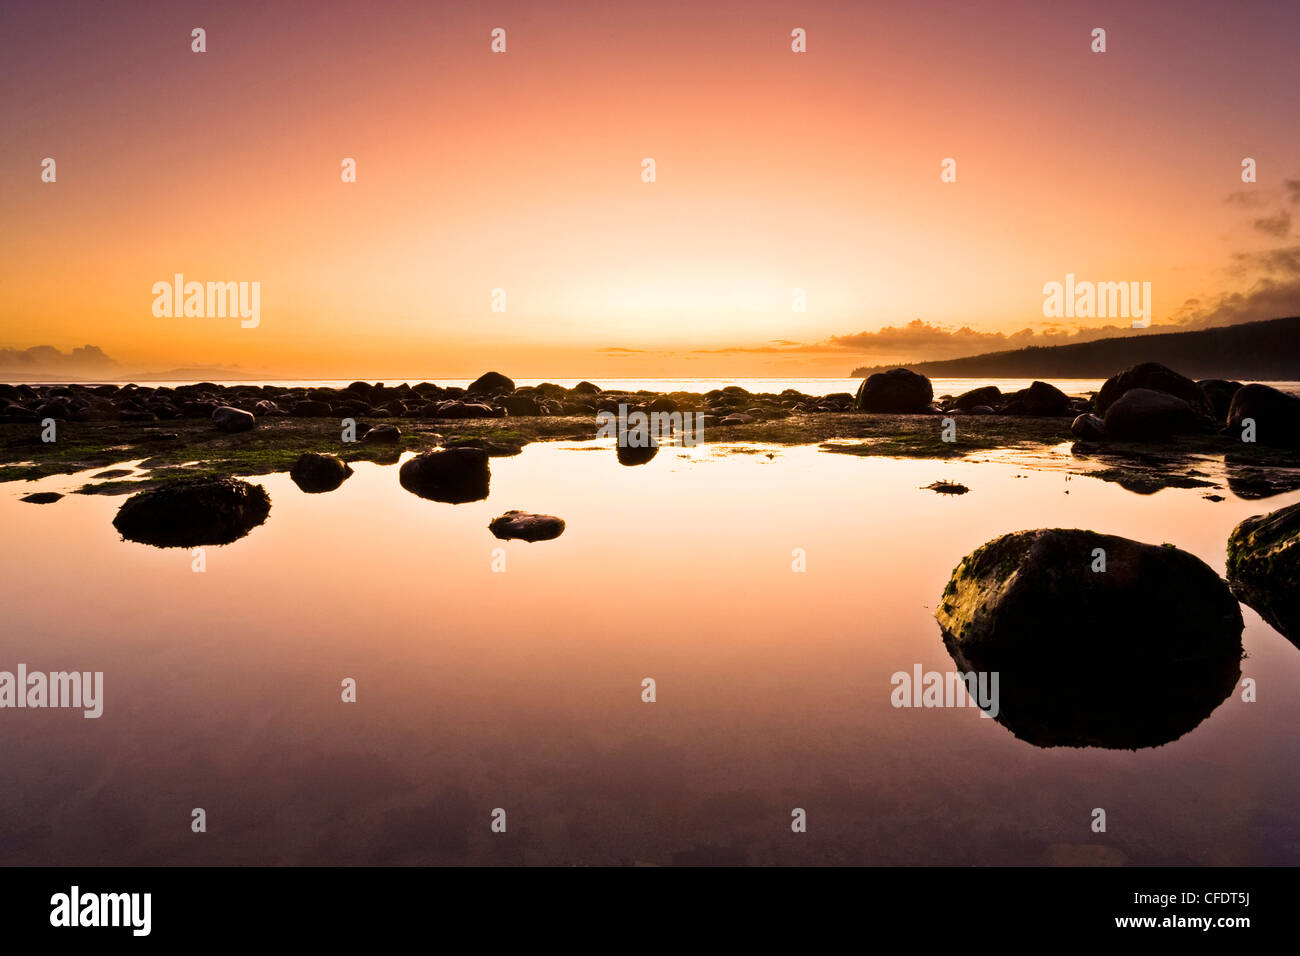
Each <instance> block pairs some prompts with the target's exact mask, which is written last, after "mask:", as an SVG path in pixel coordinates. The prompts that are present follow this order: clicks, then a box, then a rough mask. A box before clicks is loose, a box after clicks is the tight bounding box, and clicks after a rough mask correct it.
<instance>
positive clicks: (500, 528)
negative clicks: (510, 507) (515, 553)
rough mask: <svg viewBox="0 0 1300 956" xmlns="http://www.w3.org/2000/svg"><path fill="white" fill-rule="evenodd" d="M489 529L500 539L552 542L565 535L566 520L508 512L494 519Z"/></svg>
mask: <svg viewBox="0 0 1300 956" xmlns="http://www.w3.org/2000/svg"><path fill="white" fill-rule="evenodd" d="M488 528H489V529H490V530H491V532H492V533H493V534H494V535H496V536H497V537H498V538H501V539H506V538H518V539H519V540H520V541H550V540H551V539H552V538H558V537H559V536H560V535H562V534H563V533H564V519H563V518H557V517H555V516H554V515H535V514H529V513H528V512H527V511H507V512H506V513H505V514H503V515H502V516H501V517H499V518H493V519H492V521H491V522H490V523H489V524H488Z"/></svg>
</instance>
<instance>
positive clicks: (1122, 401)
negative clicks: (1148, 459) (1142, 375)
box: [1104, 388, 1214, 441]
mask: <svg viewBox="0 0 1300 956" xmlns="http://www.w3.org/2000/svg"><path fill="white" fill-rule="evenodd" d="M1104 422H1105V425H1106V434H1107V435H1109V436H1110V437H1111V438H1114V439H1116V440H1117V441H1160V440H1163V439H1166V438H1170V437H1172V436H1174V435H1183V434H1188V433H1192V432H1202V431H1208V430H1210V429H1211V428H1213V427H1214V421H1213V419H1211V418H1210V416H1209V415H1207V414H1206V413H1205V412H1203V411H1201V410H1200V409H1197V408H1193V407H1192V406H1191V405H1189V404H1187V402H1185V401H1183V400H1182V399H1181V398H1178V397H1177V396H1175V395H1171V394H1169V393H1168V392H1157V391H1154V390H1152V389H1149V388H1134V389H1130V390H1129V391H1127V392H1125V393H1124V394H1123V395H1121V396H1120V397H1119V398H1118V399H1116V401H1115V402H1114V404H1112V405H1111V406H1110V407H1109V408H1107V409H1106V417H1105V419H1104Z"/></svg>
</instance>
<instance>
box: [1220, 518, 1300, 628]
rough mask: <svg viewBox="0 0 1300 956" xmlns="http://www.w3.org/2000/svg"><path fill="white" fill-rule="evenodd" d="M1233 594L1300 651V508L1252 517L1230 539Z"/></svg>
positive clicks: (1229, 552) (1235, 530) (1229, 569)
mask: <svg viewBox="0 0 1300 956" xmlns="http://www.w3.org/2000/svg"><path fill="white" fill-rule="evenodd" d="M1228 582H1229V583H1230V584H1231V586H1232V591H1233V593H1234V594H1236V595H1237V597H1239V598H1241V600H1242V601H1244V602H1246V603H1247V604H1249V605H1250V606H1251V607H1253V608H1254V609H1255V610H1256V611H1258V612H1259V616H1260V617H1262V618H1263V619H1264V620H1266V621H1268V623H1269V624H1271V625H1273V627H1274V628H1276V629H1277V631H1278V632H1279V633H1281V634H1282V635H1283V636H1284V637H1286V638H1287V639H1288V640H1289V641H1291V643H1292V644H1295V645H1296V646H1297V647H1300V504H1294V505H1291V506H1290V507H1289V508H1283V509H1282V510H1281V511H1274V512H1273V513H1271V514H1266V515H1256V516H1255V517H1253V518H1247V519H1246V520H1245V521H1243V522H1242V523H1241V524H1239V525H1237V527H1236V528H1234V529H1233V531H1232V534H1231V535H1230V536H1229V537H1228Z"/></svg>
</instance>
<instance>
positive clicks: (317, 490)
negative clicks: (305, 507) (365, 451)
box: [289, 451, 352, 495]
mask: <svg viewBox="0 0 1300 956" xmlns="http://www.w3.org/2000/svg"><path fill="white" fill-rule="evenodd" d="M351 474H352V466H351V465H349V464H348V463H347V462H345V461H343V459H341V458H339V457H338V456H336V455H319V454H317V453H316V452H312V451H309V452H304V453H303V454H302V455H300V456H299V457H298V460H297V461H295V462H294V463H293V467H292V468H290V469H289V477H290V478H292V479H293V483H294V484H295V485H297V486H298V487H299V488H301V489H302V490H303V491H305V492H307V493H308V494H311V495H316V494H321V493H322V492H326V491H333V490H334V489H335V488H337V487H338V486H339V485H341V484H343V482H344V481H346V480H347V478H348V477H349V476H350V475H351Z"/></svg>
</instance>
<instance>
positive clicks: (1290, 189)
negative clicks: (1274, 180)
mask: <svg viewBox="0 0 1300 956" xmlns="http://www.w3.org/2000/svg"><path fill="white" fill-rule="evenodd" d="M1282 185H1283V186H1284V187H1285V188H1286V195H1287V199H1288V200H1290V201H1291V202H1293V203H1295V202H1300V179H1285V180H1283V181H1282Z"/></svg>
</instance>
